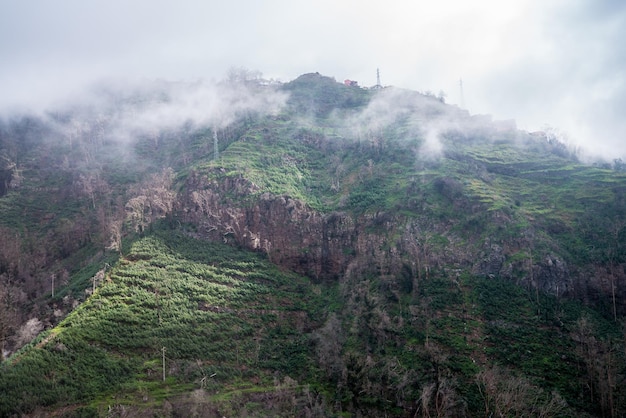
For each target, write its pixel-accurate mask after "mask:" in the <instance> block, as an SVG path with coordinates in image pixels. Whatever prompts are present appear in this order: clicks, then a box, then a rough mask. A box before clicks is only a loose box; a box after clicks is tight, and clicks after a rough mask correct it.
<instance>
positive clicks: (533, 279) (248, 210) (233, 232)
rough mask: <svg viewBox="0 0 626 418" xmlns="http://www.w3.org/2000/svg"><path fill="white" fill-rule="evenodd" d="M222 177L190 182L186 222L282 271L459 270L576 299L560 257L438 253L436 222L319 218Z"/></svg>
mask: <svg viewBox="0 0 626 418" xmlns="http://www.w3.org/2000/svg"><path fill="white" fill-rule="evenodd" d="M216 170H218V171H216V172H212V173H209V175H201V174H197V173H194V174H191V175H190V176H189V178H188V180H187V183H186V185H185V187H184V188H183V192H181V195H180V196H179V198H178V199H177V207H176V208H175V211H176V213H177V216H178V217H179V219H180V220H181V221H183V222H186V223H190V224H192V225H195V227H196V231H195V234H196V235H197V236H198V237H200V238H204V239H208V240H212V241H223V242H226V243H230V244H233V245H237V246H240V247H243V248H247V249H252V250H255V251H260V252H264V253H265V254H267V256H268V258H269V259H270V260H271V261H272V262H274V263H275V264H277V265H280V266H282V267H284V268H286V269H289V270H292V271H295V272H297V273H300V274H304V275H307V276H309V277H311V278H314V279H317V280H335V279H338V278H340V277H343V276H350V275H355V274H368V273H372V274H376V275H377V276H379V277H382V276H385V275H397V274H400V273H402V274H404V275H406V274H410V275H411V276H412V277H413V278H414V280H415V279H416V278H417V277H418V276H420V274H421V273H424V274H425V276H426V277H428V274H429V272H430V271H433V270H437V269H440V271H444V270H446V269H449V268H450V267H453V270H454V269H461V270H463V269H465V270H468V271H472V272H473V273H474V274H478V275H484V276H488V277H504V278H509V279H513V278H514V277H513V273H512V271H513V270H515V272H516V273H515V274H516V275H517V276H516V278H515V280H516V281H518V282H520V283H526V284H527V285H528V286H531V287H536V286H538V287H539V289H540V290H542V291H544V292H546V293H548V294H553V295H556V296H563V295H566V294H568V293H570V294H571V292H574V293H575V291H576V289H573V287H575V286H574V285H573V284H572V283H574V282H576V280H574V279H573V278H572V277H573V276H575V274H576V273H573V272H571V271H570V270H569V268H568V266H567V264H566V263H565V261H564V260H563V258H562V257H560V256H558V255H555V254H548V255H545V256H544V257H543V258H540V259H538V260H535V262H534V264H533V266H532V267H530V264H529V263H527V262H526V261H524V262H517V264H515V266H512V264H511V262H509V261H508V256H509V255H510V254H511V253H512V252H513V250H512V249H511V248H510V247H511V245H510V243H495V242H490V241H489V240H488V241H487V242H485V243H484V244H483V245H482V246H472V245H467V243H463V242H462V240H458V242H456V241H455V239H454V237H453V236H452V235H451V234H450V233H448V232H446V231H445V230H442V231H441V234H442V235H447V238H449V241H448V242H446V243H445V244H441V245H439V246H436V245H435V244H434V243H433V240H432V239H431V238H432V236H433V233H432V231H433V229H432V228H433V224H432V222H431V221H428V222H430V224H429V225H428V226H427V227H428V228H430V229H429V232H428V233H426V232H425V231H424V221H421V222H420V221H419V220H418V219H415V218H406V217H402V216H400V215H392V214H390V213H386V212H378V213H369V214H361V215H358V216H356V215H354V214H353V213H349V212H331V213H320V212H318V211H316V210H314V209H312V208H311V207H309V206H308V205H306V204H305V203H303V202H302V201H299V200H296V199H293V198H290V197H288V196H276V195H272V194H270V193H261V194H259V193H260V192H259V188H258V187H257V186H256V185H255V184H253V183H252V182H250V181H249V180H247V179H246V178H244V177H242V176H229V175H226V173H223V172H220V171H219V170H220V169H216ZM436 227H437V226H436V225H435V226H434V228H436ZM429 237H431V238H429ZM530 268H532V271H530ZM520 274H521V275H522V276H523V277H521V279H520V276H519V275H520Z"/></svg>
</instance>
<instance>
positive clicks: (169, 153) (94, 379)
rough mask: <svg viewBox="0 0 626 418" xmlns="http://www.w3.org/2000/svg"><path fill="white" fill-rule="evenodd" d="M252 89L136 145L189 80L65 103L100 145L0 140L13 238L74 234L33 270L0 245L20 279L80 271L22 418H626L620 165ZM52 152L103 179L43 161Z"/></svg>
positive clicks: (509, 138) (8, 404)
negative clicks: (89, 104) (69, 155)
mask: <svg viewBox="0 0 626 418" xmlns="http://www.w3.org/2000/svg"><path fill="white" fill-rule="evenodd" d="M247 83H248V84H245V85H243V86H235V87H232V88H231V87H229V88H228V89H226V87H224V86H221V87H220V89H218V90H219V91H220V92H221V93H220V94H221V96H219V95H218V96H219V99H220V100H221V102H219V103H222V105H223V107H222V109H221V111H220V112H219V114H220V117H219V118H218V117H204V116H203V118H204V119H202V120H200V119H198V117H197V112H196V113H193V115H192V116H190V119H189V121H186V122H185V123H184V124H182V125H175V126H169V125H168V126H165V127H164V126H163V123H164V122H163V121H158V122H155V121H154V118H152V119H149V120H150V121H151V123H155V126H156V128H154V130H147V129H143V130H142V129H139V128H138V127H137V126H136V124H134V125H133V129H134V130H133V132H135V133H136V139H134V140H133V141H130V142H129V141H128V140H127V141H126V142H125V143H124V147H123V149H124V150H125V153H124V154H119V151H120V146H119V145H120V143H119V141H118V140H117V139H116V138H118V137H119V136H120V135H121V134H120V132H121V131H120V129H119V127H118V125H117V124H118V123H121V122H122V121H124V122H125V123H127V119H126V118H125V117H122V116H120V115H123V114H124V112H125V111H126V110H124V109H127V108H130V109H131V111H132V114H133V115H135V120H144V119H145V120H148V119H147V115H150V114H151V112H154V111H155V109H156V110H159V111H160V113H158V114H160V115H162V117H163V118H165V116H163V115H166V114H167V112H173V111H174V110H176V109H175V108H174V107H173V106H172V103H175V102H176V100H177V97H178V96H177V94H179V91H180V90H179V87H175V88H174V87H169V86H165V87H164V86H162V85H160V86H158V88H157V89H156V91H157V93H154V92H150V93H149V94H148V93H146V92H140V93H137V95H136V96H133V95H131V96H129V97H124V98H122V99H119V100H121V102H116V103H118V104H117V105H116V106H113V107H111V108H110V110H109V113H107V115H108V116H107V117H106V118H104V122H102V119H98V118H101V114H100V115H99V114H98V113H97V112H92V113H89V112H87V113H86V114H82V115H77V114H73V115H74V116H73V117H74V119H72V117H68V119H67V120H79V121H81V123H82V125H81V126H83V127H84V126H87V127H90V128H89V129H87V128H84V129H83V131H84V132H86V134H84V135H80V134H77V135H75V136H70V137H68V136H64V135H63V134H60V133H59V132H65V131H63V129H67V126H74V125H72V124H69V125H68V123H69V122H68V123H66V122H64V120H65V119H62V118H61V119H59V117H57V118H56V119H55V120H56V122H55V123H57V124H58V126H61V127H64V128H63V129H61V130H60V128H59V127H58V126H56V127H55V126H52V127H51V126H50V125H46V124H45V123H44V122H42V121H36V123H35V122H28V123H26V122H24V121H22V122H20V123H18V124H16V125H10V126H13V128H11V129H12V130H11V129H8V128H7V129H5V130H4V131H3V132H5V133H4V134H3V135H4V136H3V137H2V138H3V141H4V142H3V144H4V145H3V147H4V148H3V150H5V151H3V152H4V154H3V155H8V156H9V157H7V163H6V164H5V170H4V172H6V173H9V174H6V175H5V177H6V178H7V179H8V178H10V180H8V181H7V182H6V183H7V187H5V191H6V192H7V194H6V195H5V196H4V197H2V198H0V203H2V205H3V206H0V209H1V210H2V211H3V214H5V215H6V216H5V217H4V218H3V224H4V228H5V229H4V230H3V233H4V236H10V235H11V234H15V231H23V232H21V234H22V235H21V236H22V237H24V238H21V239H22V240H25V237H27V236H32V237H46V236H49V238H47V240H46V241H44V242H45V243H46V244H47V245H49V246H51V247H53V248H58V245H59V244H60V243H66V244H65V246H64V247H61V248H64V250H63V251H60V252H58V253H54V254H50V255H49V256H48V257H47V258H44V259H42V260H43V261H42V262H41V263H40V264H39V267H37V268H35V269H31V270H29V272H28V274H27V272H26V271H25V270H24V267H21V270H20V267H19V263H15V262H14V261H12V260H13V259H12V258H11V257H12V256H14V255H15V254H17V253H19V247H25V246H24V244H23V242H22V241H20V242H17V243H14V245H13V246H10V245H8V244H5V245H4V247H3V248H2V251H1V252H0V255H1V256H2V257H3V258H1V260H6V261H3V263H4V264H0V274H2V275H3V276H2V277H3V280H4V282H3V283H5V286H6V284H10V285H11V286H12V287H11V289H22V288H24V286H25V285H21V284H20V283H22V282H23V283H27V281H26V279H27V277H33V278H39V277H40V278H41V279H39V281H38V280H37V279H35V281H36V282H37V283H39V286H40V287H41V288H43V287H44V286H43V284H42V283H49V278H50V276H49V275H46V274H45V273H43V272H44V271H45V270H46V269H48V268H49V266H51V265H54V266H56V268H57V271H58V269H60V268H63V269H65V271H66V283H67V285H65V284H62V286H61V287H59V288H58V289H57V293H56V294H55V295H51V294H47V293H45V291H44V290H39V291H33V297H37V298H40V299H39V301H40V303H37V304H36V305H35V306H37V307H39V308H36V309H35V310H34V311H35V312H37V314H36V315H35V318H50V319H47V321H49V323H48V324H47V325H48V328H50V329H49V330H47V331H46V332H45V333H44V334H42V335H41V336H40V337H38V339H37V340H36V341H34V342H33V343H32V344H31V345H29V346H27V347H26V348H24V349H23V350H22V351H20V352H19V353H17V354H14V355H13V356H12V357H10V358H9V359H8V360H6V361H5V362H4V364H3V365H2V368H3V369H2V376H0V385H2V388H3V391H5V392H4V393H7V394H8V395H7V396H5V397H4V398H2V403H1V404H0V405H1V406H2V413H3V414H4V415H11V414H18V413H34V414H37V413H52V412H53V411H54V412H55V413H58V414H66V415H68V416H72V415H74V416H81V415H98V414H99V415H103V414H105V413H108V414H109V415H111V414H113V415H115V414H117V415H119V416H123V415H124V414H131V415H141V414H154V413H155V412H159V413H164V414H178V415H181V414H182V415H193V414H196V415H205V416H213V415H216V414H218V413H219V414H221V415H235V416H236V415H251V416H255V415H258V416H263V415H267V414H268V413H271V414H273V415H277V416H292V415H309V416H329V415H330V416H335V415H341V414H345V415H360V416H381V415H387V416H434V415H437V416H490V415H499V416H508V415H527V416H574V415H576V416H581V415H584V414H589V415H591V416H596V415H597V416H619V415H620V414H622V413H623V412H624V410H625V408H626V405H625V404H624V400H623V399H624V393H623V389H622V387H623V385H622V383H623V378H624V377H623V376H624V371H626V361H625V359H624V334H623V332H622V329H621V327H620V323H621V321H622V319H623V316H624V314H625V313H626V312H625V310H626V305H624V300H625V299H624V296H626V277H625V276H626V270H625V268H624V267H625V266H626V229H625V228H624V226H626V218H625V214H626V199H625V197H624V192H625V190H626V175H625V174H624V173H623V172H619V171H617V170H615V169H612V168H611V167H610V166H607V165H600V164H598V165H584V164H581V163H579V162H578V161H577V160H576V157H575V155H573V153H572V152H570V150H568V149H567V147H565V146H564V145H563V144H562V143H560V142H559V141H557V140H556V139H555V138H554V137H552V136H551V135H550V134H549V133H548V134H545V133H536V134H532V135H531V134H529V133H527V132H523V131H519V130H517V129H515V126H514V124H513V123H511V122H494V121H492V120H491V119H490V118H489V117H485V116H472V115H469V114H468V113H467V112H466V111H464V110H462V109H458V108H456V107H453V106H448V105H446V104H445V103H443V102H442V101H441V100H439V99H437V98H435V97H432V96H429V95H424V94H420V93H416V92H410V91H405V90H401V89H394V88H387V89H382V90H363V89H360V88H358V87H349V86H345V85H343V84H339V83H336V82H335V81H334V80H333V79H331V78H329V77H324V76H321V75H319V74H306V75H304V76H301V77H300V78H298V79H296V80H294V81H292V82H290V83H287V84H285V85H283V86H280V87H275V86H271V87H268V86H263V85H258V84H256V83H251V84H249V82H247ZM192 87H193V88H192V89H190V90H189V91H195V89H197V86H192ZM159 89H161V90H159ZM182 90H183V91H187V90H186V88H183V89H182ZM158 91H161V93H158ZM225 91H226V92H228V93H224V92H225ZM235 93H236V94H235ZM163 97H165V98H166V99H162V98H163ZM193 97H194V98H195V99H197V95H196V96H193ZM119 103H121V104H119ZM163 103H165V104H163ZM184 103H187V102H186V101H184ZM194 103H195V102H194ZM258 103H261V104H262V105H261V106H260V107H261V108H267V109H269V108H271V109H273V110H272V111H261V110H259V107H258V106H256V105H255V106H256V107H255V106H252V105H251V104H258ZM251 106H252V107H251ZM120 109H122V110H120ZM184 110H186V111H190V109H189V108H184ZM209 113H210V112H209ZM70 115H72V114H71V113H70ZM137 115H138V116H137ZM194 118H195V119H194ZM98 120H101V122H99V123H100V124H98V123H96V122H97V121H98ZM177 120H183V121H184V120H185V119H184V118H182V119H181V118H180V117H178V119H177ZM98 127H101V128H98ZM17 128H19V129H17ZM157 128H158V129H157ZM98 129H100V131H99V130H98ZM17 131H19V135H18V134H17V133H16V132H17ZM101 131H102V132H105V133H103V134H102V135H101V136H100V137H99V136H98V135H96V134H95V133H93V132H101ZM72 132H73V131H72ZM107 132H108V133H107ZM16 138H28V139H29V141H31V143H32V144H33V146H32V149H24V150H22V151H21V152H18V151H17V150H13V151H11V150H12V149H11V148H10V147H9V146H8V145H11V144H15V143H17V142H16V141H15V139H16ZM45 138H52V139H53V140H54V141H56V142H54V141H51V140H50V139H48V140H46V139H45ZM68 138H71V141H70V143H67V140H68ZM94 138H100V139H99V140H95V139H94ZM55 143H56V144H57V146H61V145H63V146H64V147H66V148H64V149H68V150H69V151H72V150H77V149H78V150H80V151H76V152H79V153H80V155H82V156H83V157H80V158H79V159H78V160H77V161H84V162H89V163H90V164H89V165H88V167H89V169H87V168H86V166H85V164H74V163H72V164H70V163H67V164H66V163H64V162H63V160H62V159H59V160H58V161H56V160H54V159H52V162H51V163H50V164H48V165H46V164H44V163H45V159H43V156H44V155H46V151H42V149H43V150H45V148H40V147H41V146H43V145H46V146H48V147H50V146H51V145H50V144H55ZM6 144H8V145H6ZM59 144H61V145H59ZM77 144H79V145H80V146H78V145H77ZM215 145H217V146H218V149H216V148H215ZM7 150H8V151H7ZM108 150H110V151H111V153H112V154H110V155H109V154H107V153H104V155H101V154H100V153H98V152H95V151H108ZM130 150H132V152H130ZM26 155H28V156H29V158H28V159H24V156H26ZM53 155H55V154H53ZM121 155H124V158H117V157H116V156H121ZM85 156H86V157H85ZM18 157H19V158H18ZM81 158H82V159H81ZM16 162H17V163H16ZM11 164H13V165H11ZM168 167H169V168H168ZM616 168H617V167H616ZM44 169H45V170H47V171H46V173H51V174H53V175H52V176H47V177H44V176H43V175H42V173H43V170H44ZM20 170H21V171H20ZM55 176H58V177H55ZM15 178H19V179H20V182H15V181H14V179H15ZM54 178H64V179H65V180H64V182H65V183H63V182H60V184H59V185H58V186H56V187H55V186H53V185H52V179H54ZM48 179H50V180H48ZM37 182H38V183H37ZM35 184H38V185H35ZM64 184H65V186H64ZM68 184H69V185H72V186H71V187H68V186H67V185H68ZM29 185H32V186H29ZM42 196H50V198H54V199H56V200H53V202H58V203H57V204H53V205H49V206H47V207H46V208H45V209H43V208H42V209H36V208H35V207H34V206H33V204H32V203H33V202H34V201H36V200H37V198H38V197H42ZM17 202H23V203H20V205H21V206H18V205H17ZM29 202H30V203H29ZM64 202H67V203H71V204H68V205H64V204H63V203H64ZM72 205H73V206H72ZM19 207H22V208H23V209H21V213H22V214H26V215H27V216H25V217H21V218H20V216H19V215H18V212H17V208H19ZM72 207H73V208H74V211H73V212H70V211H69V210H68V208H72ZM38 211H39V212H38ZM40 212H41V213H50V214H52V215H50V216H49V219H48V221H47V222H48V223H47V224H46V225H47V226H46V228H48V229H47V230H48V231H49V235H46V232H45V231H46V229H45V228H39V227H38V225H37V221H36V220H37V219H38V216H39V215H40ZM29 219H30V220H31V221H28V220H29ZM61 219H66V220H68V221H71V223H69V224H68V222H67V221H63V222H59V221H60V220H61ZM63 228H66V229H63ZM59 231H67V232H66V235H65V236H66V239H65V241H58V240H57V238H56V237H57V235H56V234H57V233H58V232H59ZM78 232H81V235H79V236H80V237H81V238H80V240H77V239H75V235H73V234H76V233H78ZM6 242H8V241H6ZM224 244H227V246H224ZM235 247H237V248H239V250H235V249H234V248H235ZM243 250H245V251H253V252H256V253H261V254H253V253H250V252H245V251H243ZM28 254H29V257H28V258H32V255H31V254H35V249H34V248H33V250H32V252H31V253H28ZM260 255H263V256H264V259H262V258H260V257H259V256H260ZM117 257H119V261H118V262H117V264H114V263H115V261H114V260H116V259H117ZM12 262H13V264H11V263H12ZM104 263H108V264H104ZM111 266H113V267H112V269H111ZM272 266H274V267H272ZM276 266H277V267H278V269H277V267H276ZM103 267H104V268H103ZM81 268H82V270H81ZM37 269H39V270H41V271H42V273H41V275H40V276H38V275H37V274H35V273H36V271H37ZM96 272H98V274H96ZM92 276H94V277H93V279H92V278H91V277H92ZM105 276H106V280H105V281H104V282H101V280H102V278H103V277H105ZM14 278H17V279H18V280H17V281H15V280H13V279H14ZM90 279H91V280H90ZM11 280H13V281H11ZM92 283H94V284H98V283H100V284H99V287H98V288H97V289H96V291H95V293H93V294H91V295H90V294H89V293H91V289H92V286H93V284H92ZM57 286H59V285H57ZM7 288H8V287H7ZM85 288H88V290H89V291H88V292H87V294H85V292H84V289H85ZM16 292H17V290H16V291H12V292H8V291H4V290H3V295H4V298H3V300H4V301H5V302H6V301H8V300H9V299H10V297H12V296H11V295H15V294H17V293H16ZM83 299H85V302H83V303H82V304H80V306H79V307H78V308H77V309H76V310H74V311H73V312H72V313H71V314H70V315H69V316H68V317H67V318H66V319H65V320H63V321H61V322H60V323H59V324H58V325H57V326H56V327H54V328H52V327H51V326H52V325H54V324H56V323H57V322H58V321H59V320H60V318H62V317H63V316H64V313H63V312H64V311H69V310H70V309H71V307H72V306H73V305H75V304H77V303H78V302H80V301H82V300H83ZM24 304H25V306H26V302H24ZM3 306H5V309H4V310H3V313H5V316H4V317H5V318H7V317H8V316H7V315H6V313H7V312H8V311H7V310H6V305H3ZM41 306H44V307H45V306H49V308H41ZM46 310H48V312H49V313H48V314H45V312H46ZM53 310H54V311H53ZM52 312H57V314H55V315H56V316H55V315H53V313H52ZM46 315H47V316H46ZM26 319H28V315H26V314H24V316H23V319H22V321H23V323H24V324H25V323H26ZM12 327H13V330H14V332H15V330H17V329H18V328H19V330H20V332H21V331H23V330H24V326H22V327H21V328H20V327H18V326H16V325H12ZM7 330H8V328H7ZM9 331H10V330H8V331H3V332H4V334H3V336H4V339H5V340H6V341H7V344H8V345H10V346H11V345H13V344H14V343H15V342H16V341H17V340H18V339H17V337H15V338H14V337H10V333H9ZM24 331H25V330H24ZM21 340H23V338H22V339H21ZM163 348H165V357H166V364H167V365H169V366H168V368H166V379H165V381H163V379H162V370H161V366H162V361H163V358H162V357H163V351H161V350H162V349H163ZM92 360H93V361H92ZM35 370H36V371H37V373H36V374H33V371H35ZM41 376H43V377H41ZM107 411H108V412H107Z"/></svg>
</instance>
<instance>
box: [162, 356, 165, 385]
mask: <svg viewBox="0 0 626 418" xmlns="http://www.w3.org/2000/svg"><path fill="white" fill-rule="evenodd" d="M161 351H162V352H163V381H164V382H165V347H163V348H161Z"/></svg>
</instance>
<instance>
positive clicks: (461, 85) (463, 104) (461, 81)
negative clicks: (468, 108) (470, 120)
mask: <svg viewBox="0 0 626 418" xmlns="http://www.w3.org/2000/svg"><path fill="white" fill-rule="evenodd" d="M459 88H460V90H461V109H465V95H464V94H463V79H462V78H459Z"/></svg>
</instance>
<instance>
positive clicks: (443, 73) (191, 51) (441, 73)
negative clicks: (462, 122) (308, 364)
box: [0, 0, 626, 159]
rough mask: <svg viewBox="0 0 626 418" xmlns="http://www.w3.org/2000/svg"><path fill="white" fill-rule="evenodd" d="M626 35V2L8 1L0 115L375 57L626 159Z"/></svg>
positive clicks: (374, 62) (478, 106) (360, 67)
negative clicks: (118, 87)
mask: <svg viewBox="0 0 626 418" xmlns="http://www.w3.org/2000/svg"><path fill="white" fill-rule="evenodd" d="M624 34H626V3H624V2H623V1H619V0H607V1H602V2H597V1H593V0H571V1H570V0H567V1H566V0H555V1H550V2H545V1H541V0H520V1H515V2H499V1H495V0H477V1H474V2H465V1H461V0H442V1H440V2H414V1H409V0H399V1H394V2H390V3H386V4H382V3H380V2H375V1H369V0H366V1H356V0H346V1H342V2H333V1H329V0H319V1H315V2H309V1H301V2H289V1H286V0H268V1H264V2H262V3H259V2H254V1H250V0H233V1H230V2H221V3H219V2H218V3H215V2H201V1H198V0H181V1H179V2H176V3H173V2H165V1H160V0H157V1H147V0H137V1H133V2H132V3H128V2H123V1H120V0H108V1H101V0H95V1H91V2H88V3H87V2H80V1H77V0H59V1H56V2H49V1H43V0H32V1H28V2H9V1H5V2H0V60H1V62H2V63H3V65H2V66H0V87H1V90H2V95H0V113H2V114H7V113H11V112H13V113H15V112H16V111H24V110H25V109H36V110H38V111H42V110H43V109H47V108H50V106H51V105H52V104H54V103H58V102H59V101H63V100H64V99H66V98H68V97H71V96H74V95H77V94H78V95H80V94H81V93H80V92H83V91H85V89H86V88H87V86H91V85H93V83H94V81H96V80H101V79H117V80H120V79H131V80H158V79H161V80H170V81H172V82H184V83H193V82H195V81H196V80H205V81H204V82H207V83H212V82H213V80H217V79H220V78H221V77H222V76H223V74H225V73H226V71H227V70H228V68H230V67H232V66H244V67H247V68H252V69H258V70H260V71H262V72H263V73H264V74H265V76H266V77H267V78H275V79H280V80H282V81H289V80H292V79H294V78H296V77H297V76H299V75H300V74H303V73H308V72H315V71H319V72H320V73H322V74H327V75H331V76H333V77H336V78H337V79H338V80H343V79H344V78H349V79H352V80H357V81H359V83H360V85H363V86H371V85H374V84H375V83H376V68H380V69H381V78H382V79H381V81H382V84H384V85H393V86H396V87H400V88H407V89H411V90H416V91H429V90H430V91H433V92H435V93H438V92H439V91H440V90H443V91H444V92H445V93H446V95H447V97H446V100H447V101H448V102H449V103H453V104H459V105H461V104H462V103H461V93H460V85H459V80H460V79H461V78H462V79H463V86H464V97H465V99H464V104H463V105H464V107H466V108H467V110H468V111H470V112H471V113H472V114H492V115H493V116H494V119H515V120H516V121H517V123H518V126H519V127H520V128H522V129H526V130H529V131H534V130H544V129H545V128H546V127H547V126H549V127H554V128H556V129H558V130H560V131H563V132H565V133H566V134H567V137H568V138H569V139H570V140H571V141H572V142H573V143H575V144H579V145H581V146H583V147H586V148H587V149H588V150H589V151H590V152H593V153H596V154H598V155H602V156H604V157H605V158H608V159H612V158H614V157H618V156H622V157H626V141H624V138H625V137H626V119H625V118H624V117H623V115H622V113H623V111H622V109H624V105H625V104H626V82H625V80H626V73H625V71H626V49H625V48H623V47H622V43H623V38H624ZM193 100H207V97H204V98H203V97H198V98H195V99H193ZM161 110H165V108H162V109H161ZM189 110H190V111H192V109H189Z"/></svg>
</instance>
